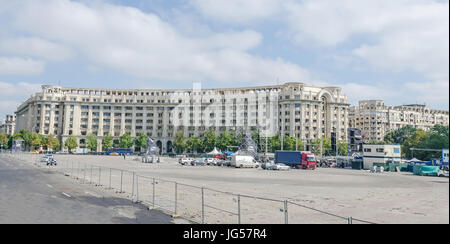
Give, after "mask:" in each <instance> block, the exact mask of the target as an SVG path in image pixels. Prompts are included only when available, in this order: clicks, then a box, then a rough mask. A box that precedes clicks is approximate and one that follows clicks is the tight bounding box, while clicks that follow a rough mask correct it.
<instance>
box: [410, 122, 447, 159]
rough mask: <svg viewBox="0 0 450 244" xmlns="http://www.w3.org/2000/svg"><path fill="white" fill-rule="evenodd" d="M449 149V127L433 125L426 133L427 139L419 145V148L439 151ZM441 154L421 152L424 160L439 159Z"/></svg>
mask: <svg viewBox="0 0 450 244" xmlns="http://www.w3.org/2000/svg"><path fill="white" fill-rule="evenodd" d="M448 147H449V127H448V126H443V125H435V126H434V127H432V128H431V129H430V131H429V132H428V137H427V138H426V139H425V140H424V141H423V142H422V143H421V144H420V148H425V149H436V150H441V149H444V148H448ZM414 154H416V152H414ZM441 154H442V153H441V152H432V151H429V152H423V157H424V160H428V159H430V158H440V157H441Z"/></svg>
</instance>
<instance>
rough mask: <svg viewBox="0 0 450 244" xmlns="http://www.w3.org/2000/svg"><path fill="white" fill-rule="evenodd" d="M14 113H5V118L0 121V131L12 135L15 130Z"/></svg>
mask: <svg viewBox="0 0 450 244" xmlns="http://www.w3.org/2000/svg"><path fill="white" fill-rule="evenodd" d="M15 124H16V115H10V114H8V115H6V119H5V120H4V121H2V122H1V123H0V133H6V134H8V135H12V134H14V132H15V130H14V129H15Z"/></svg>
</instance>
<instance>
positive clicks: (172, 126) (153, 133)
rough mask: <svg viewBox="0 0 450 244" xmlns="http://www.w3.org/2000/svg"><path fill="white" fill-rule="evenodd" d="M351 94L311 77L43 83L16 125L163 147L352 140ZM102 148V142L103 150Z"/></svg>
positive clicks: (23, 106) (42, 131)
mask: <svg viewBox="0 0 450 244" xmlns="http://www.w3.org/2000/svg"><path fill="white" fill-rule="evenodd" d="M348 108H349V104H348V103H347V97H346V96H345V95H344V94H342V93H341V88H338V87H313V86H308V85H305V84H303V83H286V84H284V85H277V86H261V87H248V88H227V89H201V85H200V84H194V88H193V89H187V90H117V89H88V88H70V87H60V86H46V85H44V86H42V91H41V92H38V93H36V94H33V95H32V96H31V98H29V99H28V100H27V101H25V102H24V103H23V104H21V105H20V106H19V107H18V109H17V112H16V115H17V121H16V130H21V129H25V130H28V131H31V132H36V133H40V134H43V135H48V134H55V135H57V136H58V138H60V140H61V142H62V143H61V145H63V144H64V141H65V140H66V139H67V138H68V137H70V136H75V137H77V138H78V141H79V145H80V147H83V146H84V143H85V137H86V135H88V134H90V133H93V134H94V135H96V136H97V138H98V140H99V141H100V143H99V145H101V140H102V138H103V137H104V136H105V135H108V134H109V135H112V136H113V137H114V138H115V141H116V143H117V141H118V138H119V137H120V136H121V135H123V134H125V133H129V134H130V135H131V136H132V137H135V136H137V135H138V134H140V133H145V134H147V135H148V136H149V137H151V138H153V139H154V140H155V141H157V144H158V146H159V147H160V148H161V151H162V152H169V151H171V148H172V147H173V141H174V137H175V135H176V134H177V133H178V132H183V133H184V135H185V136H186V137H188V138H189V137H192V136H197V137H203V135H204V133H205V132H206V131H207V130H209V129H212V130H214V131H215V132H216V134H217V135H220V134H221V133H223V132H224V131H228V132H230V133H232V134H235V133H242V132H250V131H258V132H259V133H260V135H261V136H262V137H264V136H274V135H286V136H293V137H297V138H298V139H299V140H302V141H303V142H304V143H308V142H310V141H311V140H313V139H316V138H320V137H327V138H329V137H330V135H331V133H332V132H335V133H336V134H337V138H338V140H342V141H344V140H347V129H348ZM98 150H99V151H100V150H102V149H101V146H100V147H99V149H98Z"/></svg>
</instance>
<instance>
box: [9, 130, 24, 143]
mask: <svg viewBox="0 0 450 244" xmlns="http://www.w3.org/2000/svg"><path fill="white" fill-rule="evenodd" d="M11 140H13V141H17V140H23V138H22V134H20V133H17V132H16V133H14V135H12V137H11Z"/></svg>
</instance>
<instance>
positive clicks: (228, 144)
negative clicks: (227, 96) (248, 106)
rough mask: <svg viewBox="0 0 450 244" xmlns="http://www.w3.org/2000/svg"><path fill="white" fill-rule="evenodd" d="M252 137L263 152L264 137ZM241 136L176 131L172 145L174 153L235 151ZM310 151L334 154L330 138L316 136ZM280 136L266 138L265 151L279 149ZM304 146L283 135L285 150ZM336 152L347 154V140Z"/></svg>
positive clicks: (253, 134)
mask: <svg viewBox="0 0 450 244" xmlns="http://www.w3.org/2000/svg"><path fill="white" fill-rule="evenodd" d="M251 137H252V139H253V140H254V141H255V142H256V144H257V145H258V151H260V152H265V150H266V138H265V137H262V136H260V134H259V133H258V131H253V132H252V133H251ZM242 138H243V134H242V133H238V134H237V135H233V134H231V133H229V132H227V131H225V132H223V133H221V134H220V135H219V136H217V135H216V133H215V132H214V131H213V130H208V131H207V132H206V133H205V135H204V136H203V138H199V137H190V138H186V137H185V136H184V133H183V132H178V133H177V134H176V135H175V139H174V143H173V144H174V147H175V150H176V153H178V154H180V153H183V152H190V153H208V152H211V151H212V150H214V148H217V149H219V150H221V151H236V149H237V148H238V147H239V145H240V143H241V141H242ZM321 141H322V150H320V144H321ZM309 145H310V148H311V151H312V152H313V153H314V154H317V155H318V154H320V152H322V154H323V155H335V153H334V152H332V150H331V149H332V145H331V139H326V138H321V139H320V138H317V139H315V140H313V141H312V142H311V143H310V144H309ZM281 147H282V145H281V137H280V136H279V135H276V136H272V137H268V138H267V151H268V152H271V153H274V152H275V151H277V150H281ZM303 148H304V143H303V141H302V140H297V138H295V137H290V136H285V137H283V150H285V151H295V150H297V149H298V150H300V151H302V150H303ZM338 148H339V150H338V152H339V155H347V142H338Z"/></svg>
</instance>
